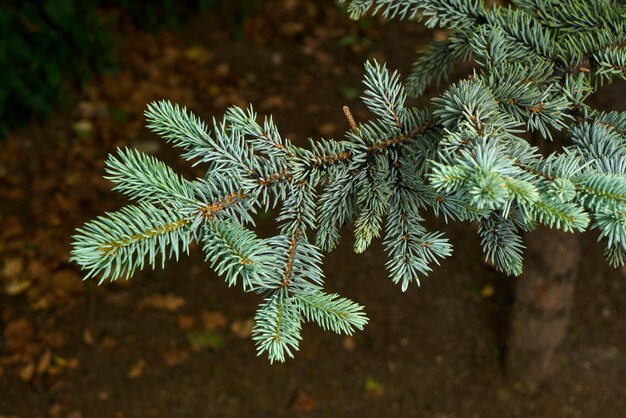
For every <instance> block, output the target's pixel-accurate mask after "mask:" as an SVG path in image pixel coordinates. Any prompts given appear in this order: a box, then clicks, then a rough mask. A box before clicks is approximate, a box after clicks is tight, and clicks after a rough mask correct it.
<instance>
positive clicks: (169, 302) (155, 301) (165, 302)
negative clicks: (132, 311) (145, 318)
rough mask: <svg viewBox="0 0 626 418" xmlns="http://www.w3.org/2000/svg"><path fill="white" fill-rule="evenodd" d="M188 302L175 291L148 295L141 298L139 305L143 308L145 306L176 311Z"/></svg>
mask: <svg viewBox="0 0 626 418" xmlns="http://www.w3.org/2000/svg"><path fill="white" fill-rule="evenodd" d="M186 303H187V302H186V301H185V299H183V298H182V297H180V296H176V295H174V294H173V293H167V294H165V295H161V294H154V295H149V296H146V297H145V298H143V299H141V300H140V301H139V303H138V304H137V307H138V308H139V309H140V310H141V309H144V308H153V309H159V310H162V311H168V312H176V311H177V310H179V309H180V308H182V307H183V306H185V304H186Z"/></svg>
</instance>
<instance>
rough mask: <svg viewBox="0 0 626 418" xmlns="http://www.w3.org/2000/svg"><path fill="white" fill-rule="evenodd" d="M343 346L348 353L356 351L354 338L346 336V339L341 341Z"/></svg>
mask: <svg viewBox="0 0 626 418" xmlns="http://www.w3.org/2000/svg"><path fill="white" fill-rule="evenodd" d="M341 345H342V346H343V348H345V349H346V350H348V351H354V349H355V348H356V341H355V340H354V337H353V336H351V335H346V336H345V337H343V340H341Z"/></svg>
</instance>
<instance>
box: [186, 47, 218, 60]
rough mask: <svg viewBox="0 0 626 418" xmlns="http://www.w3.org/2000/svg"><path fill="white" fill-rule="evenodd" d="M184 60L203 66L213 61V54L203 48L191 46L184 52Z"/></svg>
mask: <svg viewBox="0 0 626 418" xmlns="http://www.w3.org/2000/svg"><path fill="white" fill-rule="evenodd" d="M185 58H187V59H188V60H189V61H193V62H197V63H198V64H204V63H206V62H209V61H210V60H212V59H213V54H212V53H211V52H210V51H208V50H207V49H206V48H204V47H203V46H200V45H193V46H190V47H189V48H187V49H186V50H185Z"/></svg>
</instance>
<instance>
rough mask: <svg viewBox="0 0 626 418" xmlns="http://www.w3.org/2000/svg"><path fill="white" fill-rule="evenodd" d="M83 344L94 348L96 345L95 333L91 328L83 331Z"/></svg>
mask: <svg viewBox="0 0 626 418" xmlns="http://www.w3.org/2000/svg"><path fill="white" fill-rule="evenodd" d="M83 343H84V344H85V345H86V346H92V345H94V344H95V343H96V339H95V338H94V337H93V333H92V332H91V330H90V329H89V328H85V329H83Z"/></svg>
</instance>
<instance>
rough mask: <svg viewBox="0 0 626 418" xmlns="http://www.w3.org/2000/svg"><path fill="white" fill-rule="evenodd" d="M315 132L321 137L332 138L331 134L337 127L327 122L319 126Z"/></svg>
mask: <svg viewBox="0 0 626 418" xmlns="http://www.w3.org/2000/svg"><path fill="white" fill-rule="evenodd" d="M317 130H318V131H319V133H320V134H322V135H323V136H333V134H334V133H335V132H336V131H337V125H336V124H334V123H332V122H327V123H323V124H321V125H320V126H319V127H318V128H317Z"/></svg>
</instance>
